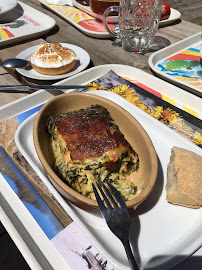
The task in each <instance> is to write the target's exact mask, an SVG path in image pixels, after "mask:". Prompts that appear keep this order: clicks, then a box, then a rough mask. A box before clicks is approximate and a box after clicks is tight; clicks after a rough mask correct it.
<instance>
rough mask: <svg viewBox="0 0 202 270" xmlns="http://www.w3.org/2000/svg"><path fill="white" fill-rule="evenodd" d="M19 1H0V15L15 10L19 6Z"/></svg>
mask: <svg viewBox="0 0 202 270" xmlns="http://www.w3.org/2000/svg"><path fill="white" fill-rule="evenodd" d="M17 3H18V1H17V0H1V1H0V15H2V14H4V13H6V12H8V11H10V10H12V9H14V8H15V7H16V6H17Z"/></svg>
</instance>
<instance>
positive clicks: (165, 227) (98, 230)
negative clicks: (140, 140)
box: [15, 91, 202, 270]
mask: <svg viewBox="0 0 202 270" xmlns="http://www.w3.org/2000/svg"><path fill="white" fill-rule="evenodd" d="M90 94H94V95H98V96H101V97H105V98H106V99H109V100H112V101H113V102H115V103H117V104H118V105H120V106H121V107H122V108H124V109H125V110H127V111H128V112H129V113H130V114H131V115H132V116H134V117H135V118H136V119H137V120H138V121H139V123H140V124H141V125H142V126H143V128H144V129H145V130H146V132H147V133H148V135H149V136H150V138H151V140H152V142H153V145H154V147H155V150H156V152H157V156H158V160H159V172H158V177H157V182H156V185H155V187H154V190H153V191H152V193H151V194H150V196H149V197H148V198H147V199H146V200H145V202H144V203H143V204H142V205H140V206H139V207H138V208H137V209H134V210H133V213H132V219H131V221H132V223H131V241H132V246H133V249H134V253H135V255H136V259H137V261H138V262H140V261H141V269H148V268H149V269H160V268H161V269H165V270H166V269H168V268H169V267H171V266H173V265H175V264H176V263H178V262H180V261H181V260H183V259H185V258H186V257H187V256H189V255H191V254H192V253H193V252H194V251H196V250H197V249H198V248H199V247H200V246H201V245H202V232H201V215H202V208H199V209H197V210H193V209H190V208H185V207H181V206H175V205H172V204H169V203H168V202H167V201H166V191H165V185H166V170H167V165H168V163H169V159H170V155H171V148H172V147H173V146H178V147H181V148H184V149H188V150H190V151H193V152H195V153H197V154H199V155H202V150H201V149H200V148H199V147H197V146H195V145H194V144H193V143H191V142H189V141H188V140H187V139H185V138H183V137H182V136H180V135H179V134H177V133H176V132H174V131H173V130H171V129H170V128H168V127H167V126H165V125H164V124H162V123H160V122H159V121H158V120H156V119H154V118H153V117H151V116H150V115H148V114H147V113H145V112H144V111H142V110H140V109H139V108H137V107H136V106H134V105H133V104H131V103H130V102H128V101H127V100H125V99H124V98H122V97H120V96H118V95H116V94H114V93H111V92H105V91H95V92H90ZM35 116H36V115H35V114H34V115H32V116H31V117H29V118H28V119H26V120H25V121H24V122H23V123H22V124H21V125H20V127H19V128H18V130H17V132H16V137H15V138H16V139H15V140H16V144H17V146H18V149H19V150H20V152H21V153H22V154H23V156H24V157H25V159H26V160H27V161H28V162H29V164H30V165H31V166H32V168H33V169H34V170H35V171H36V172H37V174H38V175H39V177H40V178H41V180H42V181H43V182H44V183H45V185H46V186H47V187H48V189H49V190H50V191H51V192H52V194H53V195H54V196H55V198H56V199H57V200H58V201H59V203H60V204H61V205H62V207H63V208H64V210H65V211H67V213H68V214H69V215H70V217H71V218H72V219H73V220H74V222H76V223H77V225H78V226H79V227H80V228H81V230H82V231H83V232H84V233H85V234H86V236H87V237H88V239H89V240H90V241H91V243H92V244H93V245H94V246H95V247H96V248H97V249H98V250H99V252H100V253H101V254H102V255H103V256H104V257H105V258H106V259H107V260H108V261H110V262H111V263H112V264H113V265H114V266H116V267H117V268H118V269H120V270H129V269H130V267H129V265H128V261H127V257H126V254H125V252H124V248H123V246H122V244H121V242H120V241H119V240H118V239H117V238H116V237H115V236H114V235H113V233H112V232H111V231H110V230H109V228H108V227H107V225H106V223H105V220H104V219H103V218H102V217H100V216H97V215H95V214H94V213H91V212H87V211H84V210H82V209H79V208H78V207H76V206H74V205H72V204H71V203H67V201H65V200H64V199H63V198H62V196H61V195H60V194H59V193H58V191H57V190H56V189H55V188H54V187H53V186H52V185H51V183H50V182H49V179H48V176H47V175H46V172H45V171H44V169H43V167H42V165H41V164H40V161H39V160H38V157H37V154H36V152H35V148H34V144H33V133H32V130H33V123H34V119H35ZM190 216H191V217H192V218H190ZM157 232H158V233H157ZM185 243H186V244H185Z"/></svg>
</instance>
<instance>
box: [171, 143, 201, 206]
mask: <svg viewBox="0 0 202 270" xmlns="http://www.w3.org/2000/svg"><path fill="white" fill-rule="evenodd" d="M166 191H167V197H166V199H167V201H168V202H170V203H173V204H178V205H182V206H186V207H191V208H199V207H200V206H201V204H202V156H199V155H197V154H195V153H193V152H191V151H189V150H186V149H182V148H178V147H175V146H174V147H173V148H172V152H171V157H170V163H169V164H168V168H167V184H166Z"/></svg>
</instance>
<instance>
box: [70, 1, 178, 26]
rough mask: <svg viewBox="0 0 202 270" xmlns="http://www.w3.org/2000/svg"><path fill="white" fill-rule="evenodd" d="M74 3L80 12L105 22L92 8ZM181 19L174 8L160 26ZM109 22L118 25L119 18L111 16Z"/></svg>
mask: <svg viewBox="0 0 202 270" xmlns="http://www.w3.org/2000/svg"><path fill="white" fill-rule="evenodd" d="M72 3H73V5H74V6H75V7H77V8H79V9H80V10H83V11H84V12H86V13H88V14H90V15H92V16H93V17H94V18H96V19H99V20H103V17H102V15H100V14H96V13H94V12H93V11H92V10H91V8H90V6H84V5H81V4H79V3H78V2H77V1H72ZM180 17H181V13H180V12H179V11H178V10H176V9H174V8H171V9H170V16H169V18H168V19H166V20H161V21H160V22H159V25H160V26H164V25H167V24H171V23H173V22H175V21H177V20H179V19H180ZM108 22H109V23H110V22H111V23H118V16H109V17H108Z"/></svg>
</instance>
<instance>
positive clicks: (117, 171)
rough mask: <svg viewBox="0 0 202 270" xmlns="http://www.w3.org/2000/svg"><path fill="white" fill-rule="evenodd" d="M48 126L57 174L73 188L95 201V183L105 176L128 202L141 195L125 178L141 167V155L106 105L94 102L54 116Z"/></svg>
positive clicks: (49, 120) (101, 180) (102, 179)
mask: <svg viewBox="0 0 202 270" xmlns="http://www.w3.org/2000/svg"><path fill="white" fill-rule="evenodd" d="M47 128H48V132H49V133H50V135H51V146H52V150H53V154H54V158H55V170H56V173H57V174H59V176H60V177H61V179H63V181H64V182H65V183H67V184H68V185H69V186H70V187H72V188H73V189H74V190H76V191H78V192H79V193H81V194H83V195H84V196H86V197H88V198H91V199H94V200H95V195H94V192H93V189H92V183H94V184H95V183H96V182H98V183H99V184H100V183H101V182H103V181H104V180H105V179H106V180H107V181H109V182H110V183H111V184H112V185H113V186H114V187H115V188H116V189H117V190H118V191H119V192H120V194H121V196H122V197H123V199H124V200H125V201H127V200H130V199H132V198H134V197H135V196H137V195H138V194H139V193H138V192H137V187H136V186H134V184H133V183H132V182H130V181H128V180H126V176H128V175H129V174H131V173H132V172H134V171H137V170H138V168H139V158H138V154H137V153H136V152H135V151H134V150H133V149H132V147H131V145H130V144H129V142H128V141H127V140H126V139H125V138H124V135H123V134H122V133H121V131H120V130H119V127H118V126H117V125H116V124H115V122H114V120H113V119H112V118H111V116H110V114H109V112H108V110H107V109H106V108H104V107H103V106H101V105H92V106H91V107H89V108H86V109H81V110H77V111H72V112H68V113H64V114H60V115H55V116H51V117H50V118H49V119H48V123H47ZM137 193H138V194H137Z"/></svg>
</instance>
